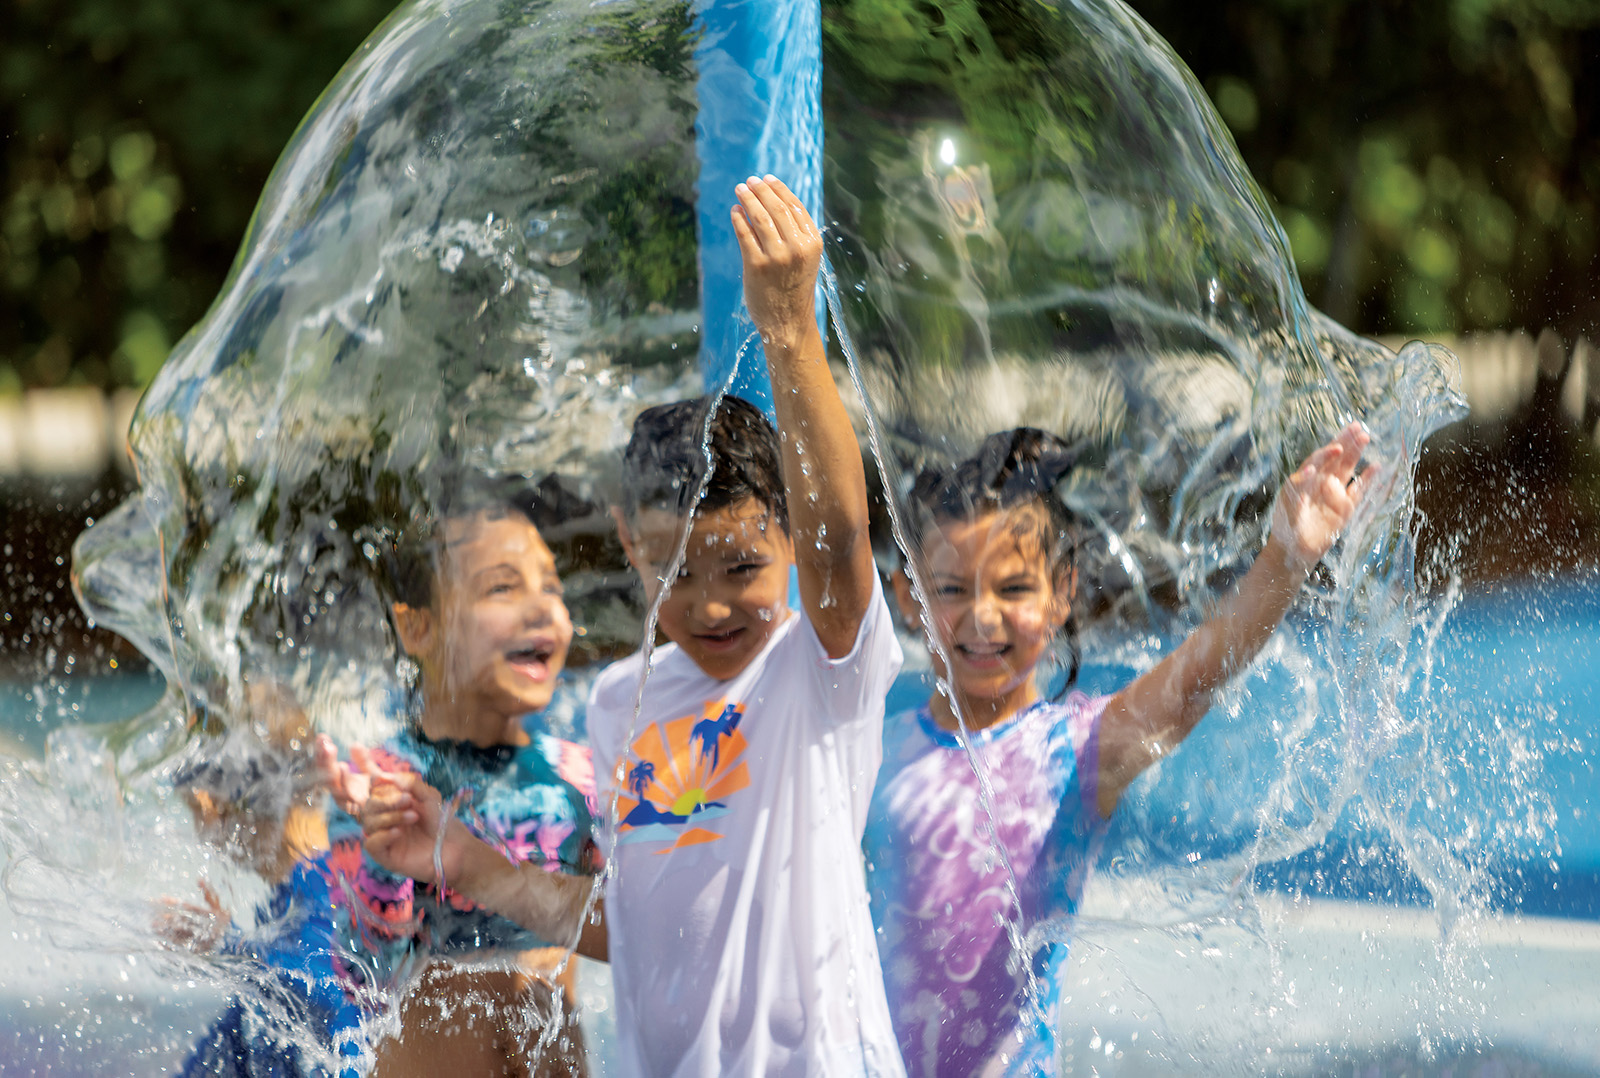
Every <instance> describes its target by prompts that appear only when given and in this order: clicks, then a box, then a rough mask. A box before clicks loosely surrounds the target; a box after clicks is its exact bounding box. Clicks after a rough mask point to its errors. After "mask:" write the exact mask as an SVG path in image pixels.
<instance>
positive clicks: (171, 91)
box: [0, 0, 393, 393]
mask: <svg viewBox="0 0 1600 1078" xmlns="http://www.w3.org/2000/svg"><path fill="white" fill-rule="evenodd" d="M392 6H393V2H392V0H272V2H270V3H267V2H251V3H230V4H215V3H208V2H206V0H140V2H139V3H133V4H128V3H119V2H117V0H12V2H11V3H8V4H5V5H3V6H0V136H3V138H4V143H3V145H4V163H3V168H0V393H4V392H7V391H15V389H17V388H19V387H22V386H50V385H59V384H63V383H88V384H93V385H101V386H113V385H142V384H144V383H145V382H147V381H148V380H149V379H150V377H151V376H152V375H153V374H154V373H155V371H156V369H157V368H158V367H159V366H160V365H161V362H162V360H164V359H165V358H166V354H167V351H168V349H169V348H170V347H171V346H172V344H173V343H175V342H176V341H177V339H178V337H179V336H181V335H182V334H183V332H184V331H185V330H187V329H188V328H189V326H191V325H193V324H194V323H195V322H196V321H198V320H199V318H200V316H201V315H202V314H204V312H205V310H206V308H207V307H208V306H209V305H210V303H211V300H212V298H213V296H214V295H215V294H216V291H217V289H218V287H219V286H220V285H221V283H222V279H223V277H224V276H225V275H226V273H227V270H228V267H229V265H230V264H231V263H232V261H233V256H234V253H235V251H236V250H237V248H238V245H239V241H240V237H241V236H242V235H243V234H244V230H245V226H246V224H247V222H248V221H249V219H250V213H251V210H252V209H253V208H254V205H255V201H256V197H257V196H258V195H259V193H260V191H261V187H262V185H263V184H264V183H265V181H266V178H267V174H268V172H270V171H271V168H272V164H273V162H274V161H275V160H276V159H277V156H278V153H279V152H280V151H281V150H282V149H283V146H284V144H285V143H286V142H287V141H288V139H289V136H290V134H291V133H292V132H293V130H294V128H295V125H296V124H297V123H298V122H299V120H300V118H301V117H302V116H303V115H304V114H305V112H306V110H307V108H308V107H309V106H310V105H311V103H312V102H313V101H314V100H315V99H316V96H317V94H318V93H319V92H320V91H321V90H322V88H323V87H324V86H325V85H327V83H328V81H329V80H330V79H331V78H332V77H333V75H334V73H335V72H336V71H338V69H339V67H340V65H341V64H343V63H344V61H345V60H346V58H348V57H349V56H350V54H351V53H352V52H353V51H354V50H355V48H356V46H357V45H358V44H360V42H361V41H362V39H364V38H365V37H366V36H367V34H368V33H369V32H371V30H372V29H373V28H374V27H375V26H376V25H377V24H378V22H379V21H380V20H381V19H382V18H383V17H384V16H385V15H386V14H387V13H388V11H389V10H390V8H391V7H392Z"/></svg>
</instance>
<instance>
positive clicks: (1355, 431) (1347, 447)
mask: <svg viewBox="0 0 1600 1078" xmlns="http://www.w3.org/2000/svg"><path fill="white" fill-rule="evenodd" d="M1371 441H1372V435H1370V434H1368V433H1367V428H1365V427H1363V426H1362V425H1361V424H1360V423H1355V422H1352V423H1350V424H1348V425H1346V426H1345V428H1344V430H1342V431H1340V432H1339V434H1338V436H1337V437H1336V438H1334V440H1333V441H1332V442H1331V443H1330V444H1331V445H1335V446H1338V447H1339V451H1340V452H1339V460H1338V474H1339V476H1340V477H1341V478H1342V479H1343V480H1344V481H1345V482H1346V483H1348V482H1349V481H1350V479H1351V477H1353V476H1354V475H1355V474H1356V465H1357V464H1359V463H1360V462H1361V453H1362V451H1363V450H1365V449H1366V448H1367V444H1368V443H1369V442H1371Z"/></svg>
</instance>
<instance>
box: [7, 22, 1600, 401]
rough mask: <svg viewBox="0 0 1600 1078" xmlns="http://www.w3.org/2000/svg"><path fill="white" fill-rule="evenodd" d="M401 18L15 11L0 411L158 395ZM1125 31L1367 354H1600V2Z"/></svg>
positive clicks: (936, 34)
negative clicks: (1161, 67)
mask: <svg viewBox="0 0 1600 1078" xmlns="http://www.w3.org/2000/svg"><path fill="white" fill-rule="evenodd" d="M1033 2H1035V3H1036V2H1037V0H1033ZM390 6H391V5H390V3H389V0H320V2H313V0H237V2H235V3H231V4H226V5H217V4H210V3H204V2H202V0H142V2H140V3H137V4H125V3H116V2H114V0H13V2H12V3H10V4H6V5H4V6H0V138H3V139H4V142H3V145H4V157H3V165H0V393H5V392H12V391H15V390H16V389H18V388H20V387H23V386H35V385H59V384H63V383H87V384H93V385H101V386H114V385H142V384H143V383H145V382H146V381H148V379H149V378H150V377H151V375H152V374H153V373H154V371H155V370H156V368H157V367H158V366H159V365H160V363H161V361H162V359H163V358H164V357H165V355H166V352H167V350H168V349H169V348H170V346H171V345H172V344H173V343H174V342H175V341H176V340H177V338H178V337H179V336H180V335H181V334H182V333H183V332H184V331H185V330H186V329H187V328H188V327H189V326H190V325H192V324H193V323H194V322H195V321H197V320H198V319H199V318H200V316H201V315H202V314H203V313H204V311H205V309H206V307H207V306H208V305H209V303H210V301H211V299H212V297H213V296H214V295H215V293H216V290H217V288H218V287H219V286H220V284H221V282H222V279H223V277H224V276H225V275H226V273H227V269H228V267H229V265H230V264H231V262H232V259H233V256H234V254H235V251H236V249H237V246H238V243H239V240H240V237H241V236H242V235H243V233H244V229H245V225H246V223H247V221H248V220H249V215H250V211H251V208H252V207H253V205H254V203H255V200H256V198H257V196H258V194H259V192H260V190H261V186H262V184H263V183H264V182H265V180H266V177H267V174H268V172H269V171H270V169H271V167H272V163H273V161H274V160H275V159H276V157H277V154H278V153H279V151H280V150H281V149H282V147H283V146H284V144H285V143H286V142H287V140H288V138H289V135H290V134H291V133H292V131H293V130H294V127H295V124H296V123H297V122H298V120H299V119H300V117H301V116H302V115H304V113H305V111H306V110H307V109H308V108H309V107H310V105H311V103H312V102H313V101H314V100H315V98H316V95H317V93H318V92H319V91H320V90H321V88H322V87H323V86H324V85H326V84H327V82H328V80H329V79H331V78H332V76H333V74H334V73H335V72H336V71H337V70H338V68H339V65H340V64H341V63H342V62H343V61H344V60H345V58H346V57H348V56H349V55H350V53H351V52H352V51H353V50H354V49H355V47H356V46H357V44H359V42H360V41H361V40H362V39H363V38H365V37H366V35H367V34H368V33H369V32H371V30H372V29H373V28H374V27H375V26H376V25H377V24H378V23H379V21H380V20H381V19H382V18H383V16H384V15H385V14H386V13H387V11H388V9H389V7H390ZM852 6H856V5H852ZM866 6H872V5H870V4H869V5H866ZM877 6H878V7H881V8H883V9H884V11H886V12H889V13H890V14H893V13H894V11H895V10H898V9H904V10H903V11H901V12H900V14H902V15H904V16H905V17H904V18H898V19H897V20H891V22H889V23H884V24H883V26H882V31H883V33H882V35H880V36H884V35H887V37H889V38H894V39H896V40H897V41H898V47H897V49H896V50H889V51H890V52H892V53H893V55H889V54H888V53H885V54H883V55H880V56H879V57H878V58H877V59H878V60H883V61H890V60H893V61H895V62H902V61H904V62H910V61H908V59H907V58H908V57H909V58H911V59H912V60H915V58H916V56H917V55H918V54H922V55H923V56H924V59H923V60H921V61H917V62H918V63H926V62H928V61H929V60H934V61H937V60H938V58H939V57H940V56H942V55H944V54H945V53H947V52H948V51H949V49H950V47H951V45H952V42H951V41H950V40H947V39H946V38H944V37H941V36H940V33H941V31H940V27H941V26H943V25H944V18H943V17H942V14H941V13H955V14H962V13H966V15H964V16H963V17H965V18H968V20H969V21H970V18H971V17H972V16H973V13H974V11H978V10H981V13H982V15H983V17H984V18H986V19H988V18H989V17H990V16H989V8H991V7H992V8H994V9H996V10H998V9H1004V10H1005V12H1006V13H1009V14H1008V16H1007V18H1008V20H1009V21H1010V22H1014V23H1016V24H1017V25H1023V24H1026V22H1027V21H1028V18H1029V11H1030V9H1031V6H1032V5H1031V4H1030V3H1023V2H1020V0H1004V2H1001V0H995V2H994V3H992V4H988V5H975V4H973V3H956V2H951V3H945V4H940V3H935V2H933V0H904V2H899V0H895V2H889V0H885V2H883V3H880V4H878V5H877ZM1134 6H1135V7H1136V8H1137V10H1138V11H1139V12H1140V13H1141V14H1142V15H1143V16H1144V17H1145V18H1146V19H1148V20H1149V21H1150V22H1151V23H1152V25H1153V26H1154V27H1155V28H1156V30H1158V31H1159V32H1160V33H1161V34H1162V35H1163V36H1165V37H1166V38H1167V39H1168V40H1169V41H1170V42H1171V43H1172V44H1173V46H1174V47H1175V49H1176V50H1177V52H1178V53H1179V55H1180V56H1182V57H1183V58H1184V59H1185V61H1187V63H1188V64H1189V66H1190V67H1191V68H1192V69H1193V70H1194V72H1195V73H1196V75H1197V77H1198V78H1199V80H1200V82H1201V83H1202V84H1203V85H1204V86H1205V87H1206V89H1207V90H1208V92H1209V93H1210V94H1211V96H1212V98H1213V100H1214V101H1215V103H1216V105H1217V107H1218V111H1219V112H1220V113H1221V115H1222V117H1223V119H1224V120H1225V121H1226V122H1227V123H1228V126H1229V128H1230V129H1231V131H1232V133H1233V135H1234V137H1235V139H1236V141H1237V142H1238V144H1239V148H1240V150H1241V152H1242V153H1243V155H1244V158H1245V161H1246V162H1247V163H1248V164H1249V166H1250V167H1251V170H1252V171H1253V172H1254V173H1255V175H1256V176H1257V178H1258V179H1259V180H1260V182H1261V184H1262V186H1263V187H1264V188H1266V190H1267V191H1268V193H1269V195H1270V196H1271V197H1272V198H1273V199H1274V201H1275V208H1276V209H1277V211H1278V213H1279V216H1280V218H1281V220H1282V221H1283V223H1284V226H1285V228H1286V230H1287V232H1288V235H1289V238H1290V240H1291V243H1292V244H1293V247H1294V252H1295V256H1296V260H1297V262H1298V264H1299V268H1300V271H1301V275H1302V277H1303V279H1304V280H1305V283H1306V286H1307V292H1308V294H1309V295H1310V297H1311V299H1312V301H1313V302H1315V303H1317V304H1318V305H1319V306H1321V307H1323V308H1324V309H1325V310H1327V311H1328V312H1329V313H1330V314H1333V315H1334V316H1335V317H1337V318H1339V319H1340V320H1341V321H1344V322H1346V323H1347V324H1349V325H1351V326H1352V327H1353V328H1356V329H1359V330H1362V331H1364V332H1368V333H1381V332H1408V331H1410V332H1421V331H1445V330H1456V329H1462V330H1468V329H1477V328H1488V327H1496V326H1527V327H1531V328H1535V329H1536V328H1539V327H1541V326H1545V325H1551V326H1555V327H1557V328H1558V329H1560V330H1561V331H1562V332H1563V334H1564V335H1566V336H1567V337H1568V338H1569V339H1570V338H1571V337H1573V336H1576V335H1577V334H1579V333H1585V334H1588V335H1589V336H1590V337H1591V339H1594V338H1600V295H1597V290H1596V288H1595V287H1594V282H1595V280H1596V276H1597V271H1600V261H1597V258H1600V213H1597V210H1600V139H1597V138H1596V123H1597V120H1600V65H1597V64H1596V63H1595V62H1594V60H1595V58H1597V57H1600V0H1316V2H1314V3H1313V2H1310V0H1219V2H1218V3H1216V4H1208V5H1195V4H1192V3H1186V2H1182V0H1135V4H1134ZM936 15H937V16H939V17H935V16H936ZM990 21H993V20H992V19H991V20H990ZM919 34H920V35H923V36H924V37H925V38H926V39H927V40H926V44H925V46H920V45H918V44H917V42H916V41H913V40H903V41H902V40H899V39H901V38H905V37H906V36H907V35H910V36H911V37H916V36H917V35H919ZM998 44H999V45H1000V46H1001V50H1000V51H1001V52H1003V53H1006V54H1008V55H1013V56H1023V57H1026V56H1027V51H1028V50H1027V42H1026V41H1009V40H1002V41H999V42H998ZM861 61H862V62H863V63H868V64H870V63H873V62H876V61H875V60H874V57H872V56H864V57H862V58H861ZM1023 66H1024V67H1026V64H1024V65H1023ZM972 73H973V75H974V78H973V80H972V82H971V85H968V86H964V87H963V88H962V92H963V93H965V94H967V95H968V96H970V97H972V98H973V99H978V98H981V97H983V96H985V95H990V96H991V99H992V95H993V94H994V93H995V91H996V89H997V86H996V85H995V84H994V83H993V82H992V81H987V80H988V76H989V75H992V74H994V73H993V72H985V71H984V70H983V69H981V68H980V67H976V66H974V67H973V68H972ZM880 74H882V75H884V76H885V77H889V76H892V75H893V74H894V73H893V72H881V73H880ZM978 76H984V77H983V78H979V77H978ZM1002 81H1004V80H1002ZM990 134H991V136H992V138H993V139H994V140H995V141H996V142H1000V143H1003V142H1004V140H1005V139H1006V138H1008V137H1011V135H1012V134H1014V132H1009V131H1007V130H995V131H992V132H990Z"/></svg>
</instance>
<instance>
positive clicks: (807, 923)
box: [588, 588, 905, 1078]
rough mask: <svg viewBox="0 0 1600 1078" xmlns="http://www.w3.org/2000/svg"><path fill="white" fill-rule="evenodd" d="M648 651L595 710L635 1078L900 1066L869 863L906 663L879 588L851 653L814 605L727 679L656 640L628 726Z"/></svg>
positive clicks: (617, 962)
mask: <svg viewBox="0 0 1600 1078" xmlns="http://www.w3.org/2000/svg"><path fill="white" fill-rule="evenodd" d="M641 661H642V660H641V657H640V656H639V655H633V656H630V657H628V658H626V659H623V660H621V661H620V662H617V663H615V664H614V665H612V666H611V667H610V668H609V669H608V670H606V671H605V672H604V673H603V674H601V675H600V677H599V678H598V679H597V680H596V682H595V686H594V691H593V693H592V694H591V696H590V701H589V716H588V723H589V738H590V742H591V745H592V746H593V749H594V761H595V775H596V778H597V780H598V785H599V792H600V808H601V812H602V813H603V814H606V815H607V816H610V814H611V804H612V796H613V793H615V794H616V796H617V808H616V813H615V819H613V820H610V821H609V823H608V826H609V827H610V828H611V830H612V832H613V833H614V835H615V837H616V844H615V847H614V849H615V854H614V858H615V866H614V867H615V871H616V875H615V877H614V878H613V879H612V880H611V881H610V882H609V883H608V885H607V888H606V924H607V929H608V932H609V935H610V947H611V965H612V983H613V985H614V986H615V989H616V995H617V1030H618V1039H619V1040H620V1041H621V1045H620V1057H621V1061H622V1073H623V1074H626V1075H633V1074H640V1075H661V1076H671V1078H691V1076H692V1078H719V1076H721V1075H807V1076H822V1075H827V1076H839V1078H849V1076H854V1075H872V1076H874V1078H876V1076H900V1075H903V1074H904V1073H905V1069H904V1067H903V1065H902V1064H901V1061H900V1054H899V1049H898V1047H897V1046H896V1042H895V1035H894V1027H893V1025H892V1024H891V1022H890V1019H889V1007H888V1003H887V1002H886V999H885V996H884V990H883V977H882V973H881V970H880V967H879V965H878V949H877V944H876V942H875V939H874V936H873V930H872V917H871V912H870V909H869V906H868V902H867V890H866V881H865V878H864V873H863V868H862V859H861V833H862V829H863V828H864V827H865V825H866V816H867V807H868V805H869V804H870V802H871V799H872V789H873V783H874V780H875V779H876V777H877V773H878V763H879V761H880V760H881V758H882V752H883V749H882V734H883V700H884V694H885V693H886V692H887V691H888V688H889V683H890V682H891V681H893V680H894V676H895V674H896V673H897V672H898V671H899V669H900V661H901V654H900V646H899V644H898V643H897V642H896V641H895V638H894V627H893V624H892V622H891V619H890V616H889V609H888V606H887V605H886V604H885V603H884V600H883V593H882V590H881V588H877V589H875V592H874V595H873V599H872V603H871V605H870V606H869V607H868V610H867V614H866V616H865V617H864V618H863V619H862V623H861V628H860V630H859V635H858V636H857V638H856V642H855V647H854V648H853V649H852V650H851V651H850V654H848V655H846V656H845V657H844V658H842V659H829V658H828V655H827V652H826V651H825V650H824V649H823V647H822V643H821V641H820V640H818V639H817V634H816V631H815V630H814V629H813V628H812V626H811V622H810V620H809V619H808V618H807V617H806V616H805V615H804V614H795V615H791V616H790V617H789V618H788V620H787V621H785V622H784V624H782V625H780V626H779V627H778V628H777V630H776V631H774V633H773V634H772V639H771V640H770V641H768V642H767V646H766V647H765V648H764V649H763V650H762V651H761V653H760V654H758V655H757V656H756V657H755V658H754V659H753V660H752V661H751V663H750V665H749V666H747V667H746V668H745V669H744V670H743V671H742V672H741V673H739V674H738V675H737V676H735V677H733V678H730V679H729V680H727V681H716V680H714V679H713V678H711V677H709V676H708V675H707V674H706V673H705V672H704V671H702V670H701V669H700V668H699V667H698V666H696V665H695V664H694V662H693V661H692V660H691V659H689V658H688V657H687V656H686V655H684V654H683V653H682V652H681V651H680V650H679V649H678V648H677V647H676V646H675V645H667V646H664V647H660V648H657V649H656V650H655V654H654V656H653V659H652V663H651V671H650V676H649V680H648V682H647V684H646V686H645V691H644V702H643V707H642V710H641V711H640V713H639V716H638V720H637V722H635V720H634V703H635V699H636V697H637V696H638V686H639V672H640V664H641ZM630 729H631V730H632V731H633V732H632V735H631V738H630V733H629V731H630ZM625 749H626V751H624V750H625ZM619 761H620V765H619ZM607 848H612V847H611V846H610V843H607Z"/></svg>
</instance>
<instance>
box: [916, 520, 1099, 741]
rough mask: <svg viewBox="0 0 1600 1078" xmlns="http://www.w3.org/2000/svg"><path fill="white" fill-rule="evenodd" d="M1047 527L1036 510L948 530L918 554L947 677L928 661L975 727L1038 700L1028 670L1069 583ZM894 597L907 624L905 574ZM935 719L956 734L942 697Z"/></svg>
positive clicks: (931, 536) (1060, 618)
mask: <svg viewBox="0 0 1600 1078" xmlns="http://www.w3.org/2000/svg"><path fill="white" fill-rule="evenodd" d="M1048 529H1049V518H1048V515H1047V514H1046V513H1045V512H1044V510H1043V509H1041V508H1038V507H1036V506H1027V505H1024V506H1019V507H1017V508H1014V509H1008V510H1003V511H998V512H991V513H984V514H982V515H980V516H977V517H974V518H972V519H968V520H954V521H945V522H942V523H940V524H938V525H937V526H935V527H933V528H932V529H930V530H929V532H928V534H927V536H926V538H925V539H924V541H923V546H922V558H923V567H924V572H925V574H926V576H925V578H924V579H925V582H926V584H927V586H928V591H929V594H928V597H927V598H928V604H927V613H928V615H929V616H930V617H931V618H932V621H933V631H934V632H935V634H937V637H938V640H939V643H940V645H941V647H942V648H943V649H944V651H945V653H946V654H947V655H948V656H949V669H948V671H947V670H946V669H945V663H944V661H943V660H941V659H939V658H938V657H937V656H935V665H936V667H937V673H938V674H939V676H941V677H945V678H947V679H948V681H949V683H950V686H951V688H952V689H953V690H954V692H955V695H956V698H957V701H958V702H959V703H960V705H961V709H962V714H963V716H964V717H965V718H966V721H967V723H968V724H969V725H971V726H974V727H980V728H981V727H986V726H992V725H994V724H995V723H997V722H1000V721H1002V720H1004V719H1006V718H1009V717H1010V716H1011V715H1013V714H1015V713H1016V712H1017V711H1019V710H1021V709H1022V708H1025V707H1027V706H1028V705H1029V704H1031V703H1033V701H1034V700H1035V699H1037V698H1038V689H1037V687H1036V686H1035V684H1034V668H1035V667H1036V666H1037V665H1038V663H1039V660H1040V658H1041V657H1042V656H1043V655H1044V652H1045V649H1046V648H1047V647H1049V645H1050V641H1051V638H1052V637H1053V636H1054V635H1055V632H1056V630H1057V629H1058V628H1060V627H1061V625H1062V623H1063V622H1065V621H1066V618H1067V614H1068V613H1069V612H1070V610H1071V604H1072V589H1073V584H1074V581H1073V577H1072V572H1071V570H1070V569H1069V568H1067V567H1065V566H1060V565H1053V564H1052V561H1051V557H1050V552H1049V545H1048V539H1047V536H1048ZM895 593H896V597H897V598H898V599H899V602H900V607H901V609H902V610H903V611H904V612H905V613H906V615H907V616H908V617H911V618H917V617H919V616H920V612H919V611H918V608H917V606H916V604H915V602H914V601H913V600H912V598H911V590H910V585H909V583H908V582H907V581H906V579H905V576H904V574H896V578H895ZM933 710H934V715H935V717H936V718H937V719H938V720H939V722H940V723H941V724H942V725H944V726H946V727H948V728H952V729H953V728H955V726H956V722H955V716H954V714H953V713H952V711H951V710H950V703H949V700H947V699H946V698H945V697H944V696H942V695H940V696H936V697H934V700H933Z"/></svg>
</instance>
